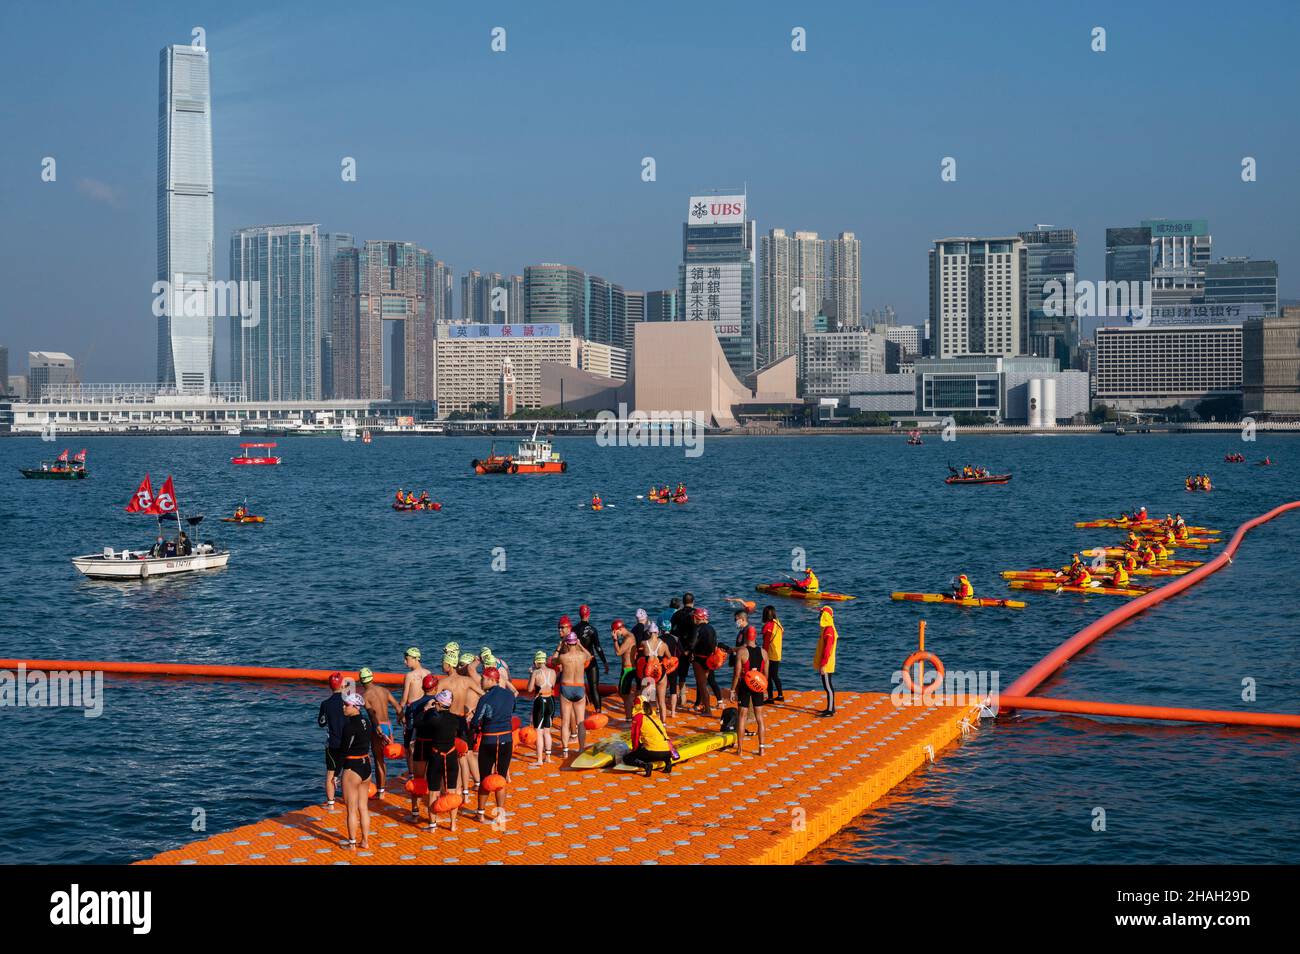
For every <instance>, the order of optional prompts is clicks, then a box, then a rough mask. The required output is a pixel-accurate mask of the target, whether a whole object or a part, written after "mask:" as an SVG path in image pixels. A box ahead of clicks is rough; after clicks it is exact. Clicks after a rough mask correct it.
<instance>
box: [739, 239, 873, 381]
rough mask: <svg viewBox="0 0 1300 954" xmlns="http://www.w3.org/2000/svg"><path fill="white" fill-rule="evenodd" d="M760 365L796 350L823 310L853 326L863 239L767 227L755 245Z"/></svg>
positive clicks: (857, 314)
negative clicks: (758, 287)
mask: <svg viewBox="0 0 1300 954" xmlns="http://www.w3.org/2000/svg"><path fill="white" fill-rule="evenodd" d="M759 250H760V254H759V285H760V287H761V289H762V293H761V294H760V296H759V305H760V308H761V314H762V319H761V320H760V321H759V323H758V353H759V357H758V363H759V364H760V365H766V364H770V363H772V362H773V361H778V360H780V359H781V358H784V357H785V356H786V355H790V354H799V353H800V344H799V342H800V339H801V338H802V337H803V335H805V334H807V333H809V332H811V331H812V330H813V319H814V318H816V316H817V315H819V314H823V315H827V316H833V317H834V318H835V319H836V321H837V322H838V323H841V324H845V325H856V324H857V323H858V321H859V318H860V309H861V261H862V253H861V243H860V242H858V240H857V238H856V237H854V235H853V233H852V232H841V233H840V235H839V238H835V239H823V238H819V237H818V235H817V233H816V232H795V233H794V234H793V235H789V234H788V233H787V232H786V231H785V229H771V230H769V231H768V234H767V235H765V236H763V238H762V240H761V242H760V246H759Z"/></svg>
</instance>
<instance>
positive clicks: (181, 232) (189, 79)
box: [158, 44, 215, 394]
mask: <svg viewBox="0 0 1300 954" xmlns="http://www.w3.org/2000/svg"><path fill="white" fill-rule="evenodd" d="M212 265H213V224H212V95H211V88H210V84H209V74H208V51H207V50H206V49H202V48H196V47H193V46H189V45H182V44H175V45H173V46H168V47H164V48H163V50H162V52H161V53H160V54H159V62H158V279H159V280H160V281H165V282H169V283H171V286H172V291H173V294H171V295H167V296H166V302H165V304H164V305H163V308H162V311H163V314H162V315H161V316H159V318H158V383H159V384H160V385H163V386H167V387H175V388H177V389H179V390H181V391H184V392H186V393H193V394H204V393H207V392H208V390H209V389H210V388H211V386H212V380H213V377H214V376H215V375H214V368H213V359H214V352H213V347H212V319H213V317H214V316H213V315H212V314H201V315H193V314H173V312H174V311H175V310H176V309H175V308H174V302H175V299H176V297H177V293H178V292H179V291H181V289H183V288H185V287H187V286H191V287H192V283H202V287H203V288H204V289H207V288H210V287H211V286H210V285H209V284H208V283H209V282H211V281H212V275H213V270H212ZM178 286H179V287H178ZM188 297H189V296H188V295H187V298H188ZM202 297H207V296H202ZM194 300H197V298H195V299H194ZM186 310H187V311H188V310H189V309H186ZM202 310H203V311H208V309H206V308H205V309H202Z"/></svg>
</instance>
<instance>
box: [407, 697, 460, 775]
mask: <svg viewBox="0 0 1300 954" xmlns="http://www.w3.org/2000/svg"><path fill="white" fill-rule="evenodd" d="M462 724H463V723H462V721H461V719H460V717H459V716H455V715H452V714H451V712H450V711H449V710H447V709H439V708H438V707H437V706H426V707H425V708H424V709H422V710H421V711H420V712H419V713H418V714H417V715H416V717H415V746H416V751H417V752H423V753H424V758H422V759H421V760H420V761H422V762H424V763H425V767H424V778H425V780H426V781H427V783H428V785H429V791H431V792H436V791H441V790H442V789H443V787H444V785H445V786H446V789H447V791H449V792H451V791H455V789H456V781H457V779H458V773H459V768H460V759H459V758H458V757H457V755H456V739H457V738H458V737H459V736H460V735H461V725H462Z"/></svg>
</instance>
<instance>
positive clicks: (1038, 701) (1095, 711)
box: [998, 696, 1300, 729]
mask: <svg viewBox="0 0 1300 954" xmlns="http://www.w3.org/2000/svg"><path fill="white" fill-rule="evenodd" d="M998 704H999V706H1000V707H1001V708H1003V709H1039V710H1042V711H1044V712H1072V713H1078V714H1080V715H1101V716H1123V717H1127V718H1130V719H1154V720H1159V721H1169V722H1211V723H1214V724H1216V725H1260V726H1270V727H1272V728H1277V729H1300V715H1287V714H1285V713H1278V712H1233V711H1231V710H1226V709H1180V708H1177V707H1172V706H1135V705H1129V704H1127V703H1122V702H1092V701H1088V700H1080V699H1057V698H1051V697H1043V696H1001V697H999V699H998Z"/></svg>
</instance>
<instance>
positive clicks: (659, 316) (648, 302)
mask: <svg viewBox="0 0 1300 954" xmlns="http://www.w3.org/2000/svg"><path fill="white" fill-rule="evenodd" d="M645 320H646V321H680V320H681V315H680V314H679V313H678V311H677V289H676V288H667V289H664V290H663V291H652V292H646V293H645Z"/></svg>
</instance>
